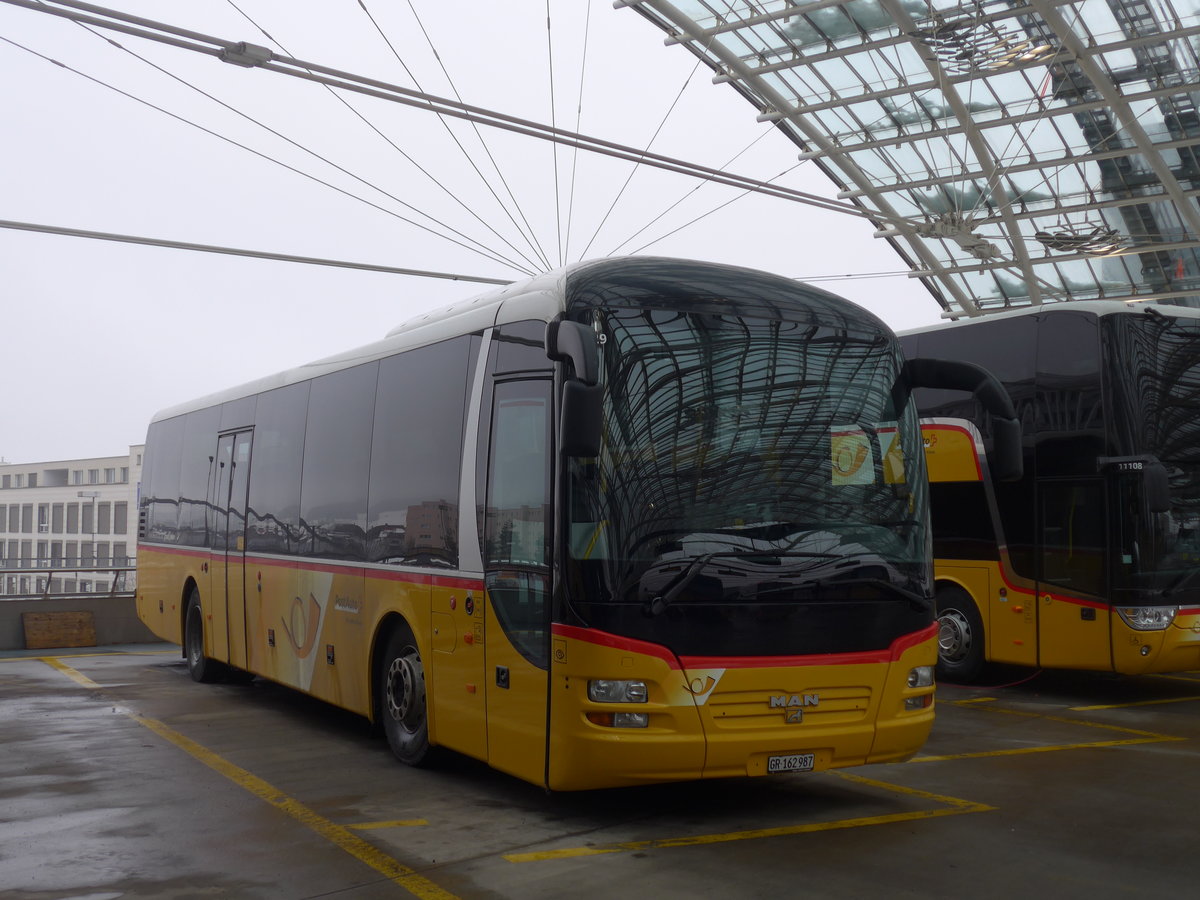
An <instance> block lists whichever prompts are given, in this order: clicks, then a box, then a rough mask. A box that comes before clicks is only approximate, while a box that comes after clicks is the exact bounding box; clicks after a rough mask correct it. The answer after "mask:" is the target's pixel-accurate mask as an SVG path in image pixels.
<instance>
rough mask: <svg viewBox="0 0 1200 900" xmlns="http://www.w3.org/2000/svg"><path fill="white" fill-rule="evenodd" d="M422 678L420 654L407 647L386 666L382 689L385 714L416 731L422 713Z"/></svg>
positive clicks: (423, 705)
mask: <svg viewBox="0 0 1200 900" xmlns="http://www.w3.org/2000/svg"><path fill="white" fill-rule="evenodd" d="M423 687H424V678H423V675H422V672H421V657H420V656H418V655H417V653H416V651H415V650H411V649H410V650H408V651H407V652H405V653H402V654H401V655H400V656H397V657H396V658H395V659H393V660H392V664H391V665H390V666H389V667H388V674H387V690H386V692H385V696H386V700H387V707H388V715H390V716H391V717H392V720H393V721H395V722H397V723H399V724H400V725H401V726H402V727H403V728H404V729H405V730H406V731H416V730H417V728H418V727H419V726H420V724H421V719H422V718H423V716H424V714H425V691H424V690H423Z"/></svg>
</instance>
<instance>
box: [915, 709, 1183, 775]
mask: <svg viewBox="0 0 1200 900" xmlns="http://www.w3.org/2000/svg"><path fill="white" fill-rule="evenodd" d="M970 702H971V701H958V702H956V703H955V704H954V705H955V706H965V705H967V704H968V703H970ZM1086 708H1093V709H1104V708H1105V707H1086ZM980 709H984V710H986V711H987V712H990V713H998V714H1002V715H1006V716H1020V717H1021V718H1026V719H1042V720H1043V721H1046V722H1058V723H1060V724H1065V725H1080V726H1083V727H1085V728H1101V729H1105V730H1108V731H1117V732H1121V733H1123V734H1130V735H1133V737H1130V738H1121V739H1118V740H1111V741H1083V742H1078V743H1072V744H1044V745H1041V746H1037V747H1010V748H1007V749H1004V750H979V751H976V752H971V753H949V754H944V755H941V756H916V757H913V758H912V759H910V760H909V762H914V763H924V762H946V761H947V760H954V759H986V758H987V757H990V756H1020V755H1022V754H1026V753H1053V752H1056V751H1059V750H1086V749H1094V748H1097V747H1124V746H1130V745H1133V744H1159V743H1164V742H1167V741H1184V740H1187V738H1182V737H1177V736H1175V735H1170V734H1157V733H1155V732H1153V731H1139V730H1138V729H1136V728H1126V727H1124V726H1121V725H1112V724H1110V723H1108V722H1089V721H1087V720H1086V719H1068V718H1064V717H1063V716H1047V715H1044V714H1043V713H1036V712H1029V711H1027V710H1020V709H1005V708H1004V707H1001V706H981V707H980Z"/></svg>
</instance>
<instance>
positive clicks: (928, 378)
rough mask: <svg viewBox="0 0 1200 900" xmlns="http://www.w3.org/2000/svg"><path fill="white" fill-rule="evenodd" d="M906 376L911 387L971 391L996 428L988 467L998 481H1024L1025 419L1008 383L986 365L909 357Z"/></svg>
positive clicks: (905, 368) (904, 372) (904, 370)
mask: <svg viewBox="0 0 1200 900" xmlns="http://www.w3.org/2000/svg"><path fill="white" fill-rule="evenodd" d="M903 378H904V381H905V383H906V384H907V385H908V387H909V388H935V389H941V390H951V391H970V392H971V393H972V394H974V395H975V398H976V399H977V400H978V401H979V402H980V403H981V404H982V405H983V408H984V409H985V410H987V414H988V419H989V421H990V422H991V426H992V428H991V430H992V453H991V455H990V456H989V457H988V466H989V467H990V468H991V470H992V477H994V478H995V479H996V480H997V481H1020V480H1021V476H1022V475H1023V474H1024V471H1025V455H1024V450H1023V448H1022V446H1021V444H1022V438H1021V420H1020V419H1018V418H1017V413H1016V410H1015V409H1014V408H1013V405H1012V399H1011V398H1010V397H1009V396H1008V391H1006V390H1005V389H1004V385H1002V384H1001V383H1000V381H999V380H998V379H997V378H996V376H995V375H993V374H992V373H991V372H989V371H988V370H987V369H985V368H983V367H982V366H977V365H975V364H974V363H968V362H959V361H957V360H948V359H926V358H917V359H909V360H906V361H905V363H904V369H903Z"/></svg>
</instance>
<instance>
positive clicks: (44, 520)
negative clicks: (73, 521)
mask: <svg viewBox="0 0 1200 900" xmlns="http://www.w3.org/2000/svg"><path fill="white" fill-rule="evenodd" d="M37 516H38V534H49V533H50V504H49V503H39V504H38V513H37Z"/></svg>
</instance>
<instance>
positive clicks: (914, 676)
mask: <svg viewBox="0 0 1200 900" xmlns="http://www.w3.org/2000/svg"><path fill="white" fill-rule="evenodd" d="M932 685H933V666H917V667H916V668H915V669H910V670H909V672H908V686H909V687H910V688H919V687H931V686H932Z"/></svg>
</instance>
